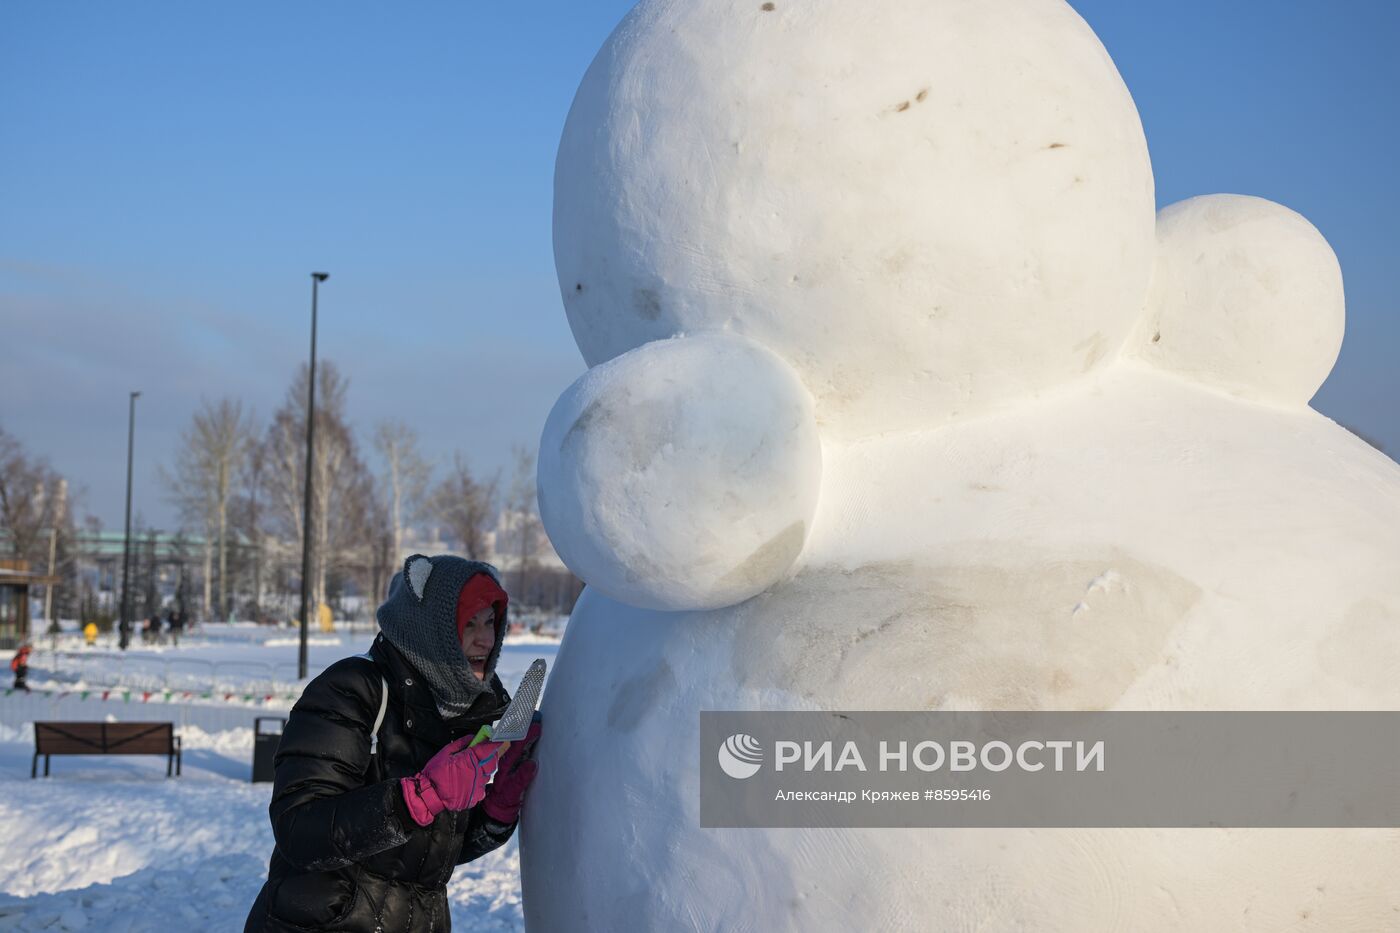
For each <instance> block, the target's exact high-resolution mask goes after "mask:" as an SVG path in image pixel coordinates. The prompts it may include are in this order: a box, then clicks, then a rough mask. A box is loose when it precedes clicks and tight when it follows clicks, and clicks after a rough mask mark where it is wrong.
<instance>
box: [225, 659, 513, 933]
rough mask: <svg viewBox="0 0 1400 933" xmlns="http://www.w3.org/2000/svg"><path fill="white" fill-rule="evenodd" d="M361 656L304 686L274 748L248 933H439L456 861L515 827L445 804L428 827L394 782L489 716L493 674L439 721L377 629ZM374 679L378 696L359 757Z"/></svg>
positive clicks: (496, 701) (492, 715)
mask: <svg viewBox="0 0 1400 933" xmlns="http://www.w3.org/2000/svg"><path fill="white" fill-rule="evenodd" d="M369 655H370V657H369V658H368V659H367V658H365V657H354V658H345V659H343V660H341V661H338V662H336V663H335V664H333V665H331V666H330V667H329V668H327V669H326V670H325V671H324V672H323V673H322V674H321V675H320V676H319V677H317V678H316V679H315V680H313V681H311V683H310V684H308V685H307V688H306V691H305V692H304V693H303V694H302V697H301V699H300V700H298V701H297V704H296V706H294V707H293V708H292V712H291V716H290V718H289V720H288V722H287V728H286V731H285V732H284V733H283V735H282V739H281V744H279V745H278V748H277V757H276V759H275V761H276V768H277V771H276V780H275V782H274V784H273V788H272V805H271V807H270V808H269V813H270V814H271V817H272V832H273V836H274V838H275V839H276V841H277V848H276V850H275V851H274V852H273V853H272V862H271V865H270V867H269V869H268V878H267V883H266V884H265V885H263V889H262V892H261V893H260V894H259V895H258V899H257V901H256V902H255V903H254V904H253V909H252V912H251V913H250V914H249V916H248V922H247V925H246V927H245V933H250V931H288V930H346V931H364V933H373V931H383V933H398V931H412V933H419V931H423V933H426V931H442V930H448V929H450V928H451V918H450V917H449V915H448V910H447V889H446V885H447V881H448V879H449V878H451V877H452V870H453V868H454V867H455V866H457V865H460V864H462V863H463V862H469V861H471V860H472V859H475V858H477V857H478V856H481V855H484V854H485V853H487V852H490V851H491V850H492V849H495V848H497V847H499V846H500V845H502V844H504V843H505V841H506V840H507V839H509V838H510V834H511V833H512V832H514V830H515V824H510V825H503V824H500V823H497V822H495V821H493V820H491V819H490V818H488V817H487V816H486V814H485V812H483V811H482V809H481V807H480V806H478V807H475V808H474V809H472V810H468V811H464V812H461V813H454V812H452V811H450V810H449V811H444V812H442V813H440V814H438V817H437V819H436V820H435V821H434V822H433V823H432V824H431V825H430V826H426V827H423V826H419V825H418V824H417V823H415V822H414V821H413V819H412V817H410V816H409V815H408V809H407V808H406V806H405V805H404V802H403V794H402V792H401V791H400V789H399V778H402V777H407V776H409V775H412V774H416V773H417V772H418V771H420V770H422V768H423V766H424V765H425V764H427V763H428V759H429V758H431V757H432V756H433V755H435V754H436V753H437V752H438V750H439V749H441V748H442V747H443V746H444V745H446V744H447V743H448V742H450V741H452V740H453V739H455V738H458V737H460V736H463V735H468V734H471V733H475V732H476V730H477V729H478V728H480V727H481V725H482V724H483V723H488V722H491V721H493V720H495V719H496V718H498V717H499V715H500V712H501V709H502V708H503V707H504V706H505V704H506V703H507V702H508V700H509V698H508V697H507V695H506V692H505V690H504V688H503V687H502V686H501V682H500V679H499V678H497V677H496V676H495V674H492V675H491V688H492V689H491V690H490V691H488V692H485V693H482V694H481V695H480V696H478V697H477V699H476V701H475V702H474V703H473V705H472V707H471V709H470V710H469V711H468V713H467V714H466V715H463V716H458V717H455V718H453V719H451V720H447V721H444V720H443V718H442V716H441V715H440V714H439V713H438V710H437V705H436V704H435V703H434V702H433V697H432V694H431V693H429V691H428V689H427V686H426V685H425V684H424V683H423V682H422V678H421V677H419V676H418V675H417V674H416V672H415V671H414V670H413V668H412V667H411V666H410V665H409V664H408V662H407V661H406V660H405V659H404V657H403V655H402V654H400V653H399V651H398V650H397V649H396V648H394V646H393V645H391V644H390V643H389V642H388V641H386V640H385V639H384V636H383V635H380V636H379V637H378V638H377V639H375V642H374V644H373V646H371V648H370V651H369ZM381 677H383V679H384V680H386V681H387V682H388V684H389V704H388V709H387V710H386V712H385V715H384V723H383V725H382V726H381V727H380V730H379V734H378V735H379V739H378V749H377V751H376V752H375V753H374V754H373V755H371V754H370V731H371V728H372V727H373V725H374V719H375V717H376V716H377V715H378V714H379V702H380V696H381V694H382V689H381V680H380V678H381Z"/></svg>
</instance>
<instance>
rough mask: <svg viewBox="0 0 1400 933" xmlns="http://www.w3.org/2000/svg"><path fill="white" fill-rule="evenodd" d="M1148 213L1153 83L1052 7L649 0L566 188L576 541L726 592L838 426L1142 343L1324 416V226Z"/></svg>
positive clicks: (645, 593)
mask: <svg viewBox="0 0 1400 933" xmlns="http://www.w3.org/2000/svg"><path fill="white" fill-rule="evenodd" d="M1153 203H1154V202H1153V189H1152V171H1151V165H1150V163H1149V161H1148V156H1147V149H1146V144H1145V142H1144V139H1143V133H1142V127H1141V123H1140V121H1139V119H1138V115H1137V111H1136V108H1135V107H1134V105H1133V102H1132V99H1131V98H1130V97H1129V95H1128V92H1127V89H1126V88H1125V87H1124V85H1123V82H1122V79H1121V78H1120V77H1119V75H1118V72H1117V70H1116V69H1115V68H1114V65H1113V63H1112V61H1111V60H1110V59H1109V57H1108V55H1107V53H1106V52H1105V51H1104V49H1103V47H1102V46H1101V45H1100V43H1099V41H1098V39H1097V37H1095V35H1094V34H1093V32H1092V31H1091V30H1090V29H1089V27H1088V26H1087V25H1086V24H1085V23H1084V21H1083V20H1081V19H1080V18H1079V16H1078V14H1076V13H1075V12H1074V11H1073V10H1072V9H1070V7H1069V6H1068V5H1067V4H1065V3H1063V2H1061V0H976V2H973V0H870V2H863V3H843V2H837V0H809V2H802V3H798V2H795V0H774V2H772V3H766V2H753V0H642V2H641V3H639V4H638V6H637V7H636V8H635V9H633V11H632V12H631V13H630V14H629V15H628V16H627V18H626V19H625V20H624V21H623V22H622V24H621V25H620V26H619V27H618V28H617V30H616V31H615V32H614V33H613V35H612V36H611V37H610V38H609V39H608V41H607V43H606V44H605V45H604V47H603V49H602V51H601V52H599V54H598V57H597V58H596V59H595V60H594V62H593V64H592V66H591V67H590V68H589V70H588V73H587V75H586V76H585V77H584V80H583V83H582V85H581V87H580V88H579V91H578V95H577V97H576V99H575V101H574V105H573V108H572V110H571V111H570V113H569V118H568V122H567V124H566V126H565V129H564V135H563V140H562V142H561V144H560V149H559V158H558V162H557V167H556V173H555V213H554V250H555V262H556V266H557V269H558V274H559V281H560V288H561V291H562V294H563V298H564V305H565V309H566V311H567V313H568V317H569V323H570V326H571V327H572V328H573V333H574V337H575V340H576V341H577V343H578V346H579V349H580V350H581V351H582V352H583V355H584V358H585V360H586V361H587V362H588V363H589V365H590V366H592V367H594V369H593V370H592V371H591V372H589V373H588V374H587V375H586V376H584V378H583V379H581V380H580V381H579V382H578V383H576V384H575V385H574V386H573V387H571V388H570V389H569V390H568V391H567V392H566V393H565V394H564V397H563V398H562V399H561V400H560V402H559V403H558V405H557V406H556V408H555V411H554V412H553V414H552V415H551V417H550V419H549V423H548V424H547V426H546V429H545V432H544V436H543V438H542V441H541V453H540V502H541V514H542V516H543V518H544V521H545V525H546V527H547V529H548V531H549V533H550V537H551V539H552V540H553V541H554V544H555V546H556V548H557V549H558V551H559V553H560V555H561V556H562V557H563V558H564V560H565V562H566V563H567V564H568V565H569V566H570V567H572V568H573V569H574V570H575V572H577V573H578V574H579V575H580V576H581V577H582V578H583V579H584V580H585V581H586V582H588V583H589V584H590V585H592V586H595V587H597V588H599V589H600V590H602V591H603V592H604V593H606V594H607V595H609V596H611V597H613V598H615V599H618V600H620V601H623V602H626V603H629V604H631V605H634V606H642V607H650V608H661V609H709V608H716V607H719V606H725V605H731V604H734V603H737V602H740V601H742V600H744V599H746V598H748V597H750V596H753V595H756V594H758V593H760V592H763V591H764V590H765V589H767V588H768V587H769V586H771V585H772V584H773V583H776V582H777V581H779V580H780V579H782V578H783V577H784V576H785V575H786V574H787V573H788V571H789V570H790V568H791V567H792V565H793V562H794V561H795V560H796V559H797V558H798V556H799V554H800V552H801V550H802V548H803V545H804V541H805V538H806V535H807V534H808V533H809V532H810V529H811V527H812V518H813V515H814V513H815V510H816V504H817V500H818V491H819V488H820V484H821V455H820V448H821V444H822V443H830V444H846V443H850V442H852V441H855V440H858V439H860V438H865V437H871V436H873V435H877V434H881V433H888V432H896V431H914V430H927V429H932V428H937V427H938V426H939V425H941V424H946V423H947V422H948V421H950V420H952V419H959V420H963V419H966V418H968V417H975V416H976V415H978V414H980V413H983V412H987V411H989V410H991V409H994V408H998V407H1002V406H1006V405H1010V404H1014V403H1018V402H1021V401H1024V400H1027V399H1029V398H1032V397H1033V396H1035V395H1036V394H1037V393H1039V392H1040V391H1041V390H1044V389H1048V388H1052V387H1055V386H1058V385H1062V384H1066V383H1069V382H1071V381H1073V380H1075V379H1078V378H1081V377H1083V376H1084V375H1085V374H1087V373H1091V372H1095V371H1097V370H1099V369H1102V368H1104V367H1106V366H1110V365H1113V364H1114V363H1115V362H1116V361H1118V360H1119V359H1120V358H1122V357H1123V356H1124V355H1130V356H1135V357H1138V358H1141V359H1144V360H1146V361H1148V362H1150V363H1152V364H1155V365H1157V366H1160V367H1163V368H1165V369H1168V370H1171V371H1174V372H1176V373H1178V374H1180V375H1185V376H1187V377H1190V378H1195V379H1198V380H1201V381H1204V382H1208V383H1211V384H1213V385H1215V386H1217V387H1221V388H1225V389H1227V390H1228V391H1232V392H1235V393H1236V394H1240V395H1244V396H1247V397H1251V398H1254V399H1258V400H1264V401H1270V402H1274V403H1280V404H1300V403H1303V402H1305V401H1306V400H1307V399H1308V398H1309V397H1310V396H1311V395H1312V393H1313V391H1315V390H1316V388H1317V386H1318V384H1320V382H1321V381H1322V379H1323V378H1324V377H1325V376H1326V374H1327V370H1328V369H1329V368H1330V367H1331V364H1332V361H1333V360H1334V359H1335V357H1336V353H1337V347H1338V344H1339V342H1340V336H1341V280H1340V274H1339V272H1338V270H1337V268H1336V260H1335V257H1333V256H1332V254H1331V250H1330V249H1329V248H1328V247H1327V244H1326V242H1325V241H1323V240H1322V238H1321V237H1320V236H1319V235H1318V234H1317V233H1316V231H1315V230H1313V229H1312V228H1311V226H1309V225H1308V224H1307V222H1306V221H1304V220H1302V218H1300V217H1297V215H1295V214H1293V213H1292V212H1290V211H1287V210H1286V209H1284V208H1280V207H1278V206H1277V205H1271V204H1269V203H1268V202H1264V201H1260V200H1258V199H1253V198H1234V197H1229V196H1215V197H1211V198H1203V199H1195V200H1193V201H1190V202H1186V203H1184V204H1182V205H1179V206H1176V207H1173V208H1168V209H1167V210H1165V211H1164V212H1163V213H1162V216H1161V218H1160V220H1156V219H1154V214H1153ZM672 338H674V339H672ZM600 412H606V413H608V414H609V417H596V416H597V415H598V414H599V413H600ZM765 419H766V420H765ZM716 478H719V479H721V480H722V481H720V482H716Z"/></svg>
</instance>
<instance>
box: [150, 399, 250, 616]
mask: <svg viewBox="0 0 1400 933" xmlns="http://www.w3.org/2000/svg"><path fill="white" fill-rule="evenodd" d="M252 438H253V426H252V420H251V418H249V417H245V415H244V413H243V403H242V402H239V401H236V400H234V399H227V398H225V399H220V400H219V401H217V402H212V403H211V402H209V401H207V400H203V401H201V402H200V407H199V410H198V411H196V412H195V413H194V417H193V418H192V419H191V420H190V424H189V427H187V428H186V429H185V430H184V431H183V432H182V433H181V436H180V450H179V453H178V454H177V455H176V458H175V475H174V476H173V477H168V476H167V477H165V479H166V482H167V484H168V486H169V488H170V490H171V497H172V498H173V499H174V500H175V502H176V504H177V505H178V506H179V507H180V511H181V513H182V515H183V517H184V518H185V520H186V521H188V522H192V523H196V524H198V525H201V526H202V527H203V530H204V540H205V545H204V604H205V611H206V613H207V612H208V609H209V605H210V592H209V590H210V578H211V577H212V573H211V567H210V563H211V538H212V545H213V547H214V548H217V550H218V556H219V575H218V580H219V593H218V602H217V603H216V604H215V606H216V613H215V614H216V615H217V616H218V617H219V618H221V619H226V618H228V610H229V607H228V526H229V520H228V519H229V503H230V501H231V499H232V495H233V484H234V481H235V480H236V479H237V477H238V475H239V473H240V472H241V471H242V469H243V464H244V461H245V460H246V459H247V457H248V449H249V445H250V443H251V441H252ZM162 475H163V476H164V470H162Z"/></svg>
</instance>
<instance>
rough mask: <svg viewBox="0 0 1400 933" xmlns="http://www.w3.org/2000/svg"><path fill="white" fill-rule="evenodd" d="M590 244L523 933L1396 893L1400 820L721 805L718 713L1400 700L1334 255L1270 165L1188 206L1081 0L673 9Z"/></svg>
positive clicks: (1082, 915)
mask: <svg viewBox="0 0 1400 933" xmlns="http://www.w3.org/2000/svg"><path fill="white" fill-rule="evenodd" d="M1154 230H1155V235H1154ZM555 252H556V260H557V264H558V269H559V276H560V285H561V290H562V293H563V295H564V300H565V307H566V309H567V311H568V313H569V319H570V324H571V326H572V327H573V329H574V333H575V336H576V338H577V340H578V343H579V346H580V348H581V349H582V350H583V352H584V355H585V358H586V359H587V360H588V362H589V363H590V365H592V366H593V367H594V368H593V369H592V370H591V371H590V372H589V373H588V374H586V375H585V376H584V377H583V379H581V380H580V382H579V383H578V384H576V385H575V386H574V387H572V388H571V389H570V390H569V391H568V392H567V393H565V396H564V398H562V399H561V401H560V403H559V405H558V406H557V407H556V410H555V412H554V413H553V415H552V416H551V418H550V421H549V424H548V425H547V427H546V429H545V434H544V437H543V439H542V441H541V455H540V464H541V470H540V490H541V507H542V512H543V514H544V518H545V520H546V524H547V527H548V529H549V531H550V534H551V538H552V539H553V541H554V543H555V545H556V547H557V548H558V549H559V551H560V553H561V555H562V556H563V557H564V558H565V560H566V561H567V562H568V563H569V564H570V566H572V567H574V569H575V570H576V571H577V572H579V573H580V575H581V576H583V577H584V579H585V580H586V581H587V582H588V584H589V588H588V590H587V591H586V592H585V594H584V596H583V598H582V599H581V600H580V602H579V605H578V607H577V609H576V611H575V613H574V617H573V619H572V620H571V622H570V625H569V629H568V634H567V635H566V638H565V642H564V644H563V646H562V647H561V650H560V654H559V659H558V662H557V665H556V669H555V671H554V672H553V674H552V675H551V679H550V684H549V688H548V691H547V693H546V697H545V704H544V713H545V716H546V721H547V722H548V727H547V728H548V729H549V740H548V741H547V742H545V743H542V745H541V752H540V754H541V772H540V777H539V779H538V782H537V784H536V786H535V787H534V788H533V789H532V791H531V800H530V803H529V808H528V811H527V814H526V820H525V823H524V824H523V840H522V848H521V857H522V871H523V881H524V895H525V909H526V916H527V921H528V922H529V923H530V925H531V928H532V929H540V930H549V931H570V930H599V931H602V930H674V929H705V930H710V929H715V930H743V929H752V930H765V931H767V930H819V929H909V930H916V929H917V930H923V929H941V930H973V929H987V930H1003V929H1035V930H1065V931H1071V930H1072V931H1081V930H1089V929H1111V928H1123V929H1133V930H1180V929H1200V930H1214V929H1260V930H1265V929H1278V928H1282V927H1287V926H1290V925H1291V924H1295V923H1299V922H1301V921H1307V922H1309V923H1311V924H1314V925H1316V927H1317V928H1318V929H1383V928H1385V927H1386V926H1387V925H1388V924H1393V923H1394V922H1396V921H1395V918H1396V917H1400V892H1398V891H1397V889H1396V887H1395V885H1394V883H1393V879H1394V878H1395V877H1396V876H1397V875H1400V832H1396V831H1388V830H1384V831H1383V830H1377V831H1362V830H1349V831H1330V830H1272V831H1237V830H1212V831H1203V830H1034V831H1032V830H995V831H990V830H958V831H948V832H939V831H936V830H909V831H898V832H892V831H851V830H844V831H818V830H811V831H800V830H773V831H764V830H744V831H715V830H700V829H699V828H698V787H697V781H698V762H697V759H696V755H697V730H698V721H697V720H698V717H697V713H698V711H699V710H701V709H804V708H828V709H841V708H860V709H880V708H887V709H1396V708H1400V576H1397V575H1396V574H1395V572H1394V568H1395V567H1396V566H1397V564H1398V563H1400V469H1397V467H1396V466H1395V464H1394V463H1393V462H1391V461H1390V460H1388V459H1387V458H1385V457H1384V456H1383V455H1381V454H1379V453H1377V452H1376V451H1374V450H1372V449H1371V448H1369V447H1368V446H1367V445H1365V444H1364V443H1363V442H1361V441H1360V440H1358V439H1357V438H1355V437H1353V436H1352V435H1350V434H1349V433H1347V432H1346V431H1345V430H1343V429H1341V428H1339V427H1337V426H1336V425H1335V424H1333V423H1332V422H1330V421H1329V420H1327V419H1326V418H1324V417H1322V416H1321V415H1319V414H1317V413H1316V412H1314V411H1312V410H1311V409H1309V408H1307V407H1306V402H1307V400H1308V399H1309V398H1310V397H1311V396H1312V394H1313V392H1314V391H1315V390H1316V388H1317V386H1318V385H1319V384H1320V383H1321V381H1322V379H1323V378H1325V376H1326V374H1327V372H1328V370H1329V369H1330V368H1331V365H1332V363H1333V362H1334V360H1335V358H1336V354H1337V350H1338V347H1339V345H1340V340H1341V333H1342V292H1341V278H1340V273H1339V271H1338V268H1337V264H1336V260H1335V258H1334V257H1333V255H1332V253H1331V250H1330V249H1329V248H1328V247H1327V245H1326V243H1325V241H1323V240H1322V238H1321V237H1320V236H1319V235H1318V234H1317V232H1316V231H1315V230H1313V228H1312V227H1311V226H1310V225H1309V224H1308V223H1307V222H1306V221H1305V220H1303V219H1302V218H1301V217H1298V216H1297V215H1296V214H1293V213H1292V212H1290V211H1288V210H1287V209H1285V208H1281V207H1279V206H1278V205H1273V204H1270V203H1268V202H1265V201H1260V200H1259V199H1255V198H1243V197H1235V196H1211V197H1205V198H1196V199H1192V200H1190V201H1186V202H1183V203H1182V204H1179V205H1174V206H1173V207H1170V208H1168V209H1166V210H1164V211H1163V212H1162V214H1161V215H1160V217H1159V218H1157V219H1156V221H1155V222H1154V217H1153V212H1152V183H1151V170H1150V166H1149V164H1148V162H1147V155H1146V148H1145V145H1144V143H1143V140H1142V132H1141V127H1140V125H1139V123H1138V119H1137V115H1136V112H1135V110H1134V108H1133V105H1132V102H1131V99H1130V98H1129V97H1128V95H1127V92H1126V89H1124V87H1123V85H1122V82H1121V80H1120V79H1119V78H1118V75H1117V73H1116V71H1115V70H1114V68H1113V66H1112V63H1111V62H1110V61H1109V60H1108V57H1107V55H1106V54H1105V53H1104V51H1103V49H1102V48H1101V46H1099V44H1098V42H1097V40H1096V39H1095V37H1094V36H1093V34H1092V32H1090V30H1089V29H1088V27H1087V26H1085V25H1084V23H1083V22H1082V21H1081V20H1080V19H1079V18H1078V17H1077V16H1076V15H1075V14H1074V13H1073V11H1071V10H1070V9H1069V7H1068V6H1066V5H1064V4H1063V3H1060V2H1031V0H991V2H979V3H967V2H959V0H939V2H925V0H878V2H871V3H865V4H856V5H852V4H845V3H837V2H835V0H831V2H810V3H802V4H798V3H796V2H778V3H775V4H760V3H736V2H720V0H686V2H680V0H644V2H643V3H642V4H640V5H639V6H638V7H637V8H636V9H635V10H634V11H633V12H632V13H631V14H630V15H629V16H628V18H627V19H626V20H625V21H624V23H623V24H622V25H621V26H619V28H618V30H617V32H615V33H614V35H613V37H612V38H611V39H610V40H609V41H608V43H607V45H606V46H605V47H604V49H603V51H602V52H601V53H600V54H599V56H598V59H597V60H596V61H595V63H594V65H593V67H592V68H591V69H590V71H589V73H588V75H587V77H586V78H585V79H584V83H583V86H582V87H581V89H580V92H579V96H578V98H577V100H576V101H575V104H574V108H573V110H572V112H571V114H570V117H569V122H568V125H567V127H566V129H565V134H564V140H563V143H562V144H561V147H560V158H559V165H558V169H557V176H556V229H555ZM628 351H630V352H628ZM688 530H689V531H691V532H693V533H687V531H688ZM599 748H606V750H607V751H606V754H602V755H600V754H598V749H599Z"/></svg>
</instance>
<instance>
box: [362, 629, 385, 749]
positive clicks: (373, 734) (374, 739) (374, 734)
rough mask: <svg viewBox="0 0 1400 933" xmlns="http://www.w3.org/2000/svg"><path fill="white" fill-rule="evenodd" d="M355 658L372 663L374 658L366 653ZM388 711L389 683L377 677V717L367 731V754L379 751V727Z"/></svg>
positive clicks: (381, 676) (380, 676)
mask: <svg viewBox="0 0 1400 933" xmlns="http://www.w3.org/2000/svg"><path fill="white" fill-rule="evenodd" d="M355 657H357V658H364V659H365V660H366V661H370V662H373V661H374V658H372V657H370V655H369V654H368V653H365V654H357V655H355ZM388 709H389V681H387V680H385V679H384V675H383V674H380V675H379V715H378V716H375V717H374V728H373V729H371V730H370V731H369V753H370V754H371V755H373V754H374V753H375V752H377V751H379V727H380V726H382V725H384V714H385V713H386V712H387V711H388Z"/></svg>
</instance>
